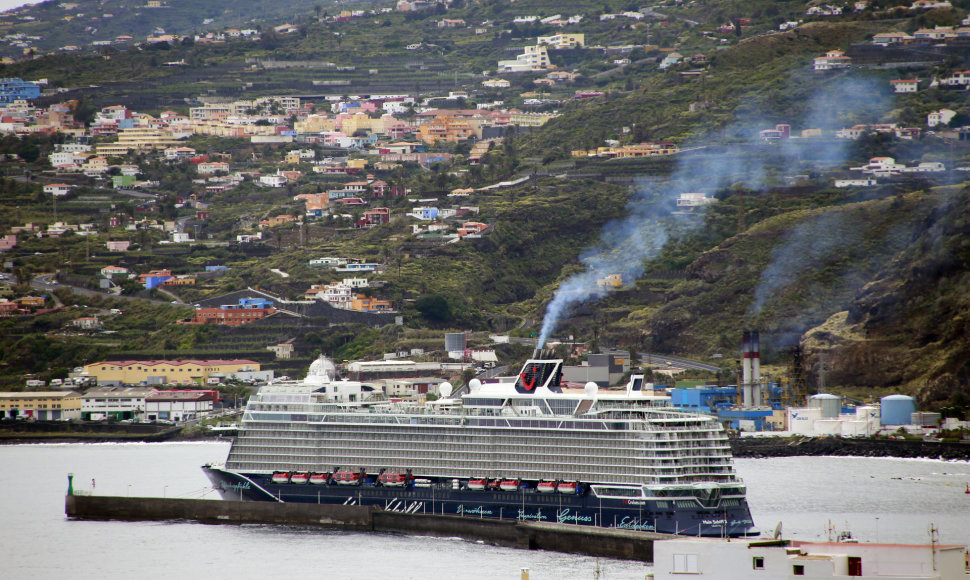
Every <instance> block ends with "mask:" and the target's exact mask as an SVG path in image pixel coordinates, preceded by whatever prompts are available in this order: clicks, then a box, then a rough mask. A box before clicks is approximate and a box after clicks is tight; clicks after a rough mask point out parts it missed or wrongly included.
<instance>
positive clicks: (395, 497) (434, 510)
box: [203, 466, 758, 537]
mask: <svg viewBox="0 0 970 580" xmlns="http://www.w3.org/2000/svg"><path fill="white" fill-rule="evenodd" d="M203 470H204V471H205V473H206V476H207V477H208V478H209V480H210V481H212V486H213V488H215V489H216V490H217V491H219V493H220V494H221V495H222V497H223V498H225V499H236V500H246V501H278V502H286V503H320V504H341V505H360V506H377V507H380V508H381V509H384V510H388V511H396V512H407V513H417V514H441V515H462V516H465V517H471V518H495V519H506V520H524V521H540V522H555V523H565V524H577V525H585V526H600V527H606V528H619V529H628V530H641V531H650V532H659V533H663V534H681V535H689V536H708V537H740V536H750V535H757V534H758V531H757V530H756V529H755V528H754V524H753V522H752V520H751V513H750V511H749V510H748V505H747V502H746V501H745V500H743V499H740V500H733V501H732V502H731V503H733V504H736V505H730V506H720V505H719V506H717V507H704V506H702V505H701V504H700V503H698V502H697V501H694V500H693V499H687V498H683V499H677V500H669V501H644V500H639V499H606V498H599V497H596V496H595V494H593V493H592V492H589V491H588V490H587V489H586V488H585V486H580V493H576V494H561V493H539V492H537V491H536V490H535V489H534V488H532V489H529V488H524V487H523V488H521V489H519V490H518V491H501V490H481V491H476V490H469V489H453V487H452V485H451V483H450V480H449V481H447V482H441V483H437V484H434V485H432V486H431V487H411V486H409V487H387V486H380V485H373V484H368V483H364V484H360V485H335V484H325V485H314V484H310V483H304V484H294V483H283V484H278V483H273V482H272V478H271V476H270V475H265V474H241V473H234V472H231V471H225V470H223V469H219V468H215V467H211V466H204V467H203ZM722 501H724V500H722Z"/></svg>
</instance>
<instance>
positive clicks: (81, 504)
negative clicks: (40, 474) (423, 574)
mask: <svg viewBox="0 0 970 580" xmlns="http://www.w3.org/2000/svg"><path fill="white" fill-rule="evenodd" d="M65 512H66V513H67V516H68V517H70V518H76V519H84V520H124V521H159V520H161V521H164V520H187V521H195V522H201V523H206V524H237V525H238V524H275V525H287V526H309V527H320V528H327V529H344V530H354V531H372V532H391V533H405V534H415V535H425V536H441V537H459V538H465V539H468V540H481V541H484V542H487V543H489V544H493V545H497V546H507V547H513V548H523V549H528V550H552V551H557V552H566V553H570V554H583V555H587V556H597V557H605V558H619V559H624V560H640V561H643V562H652V561H653V542H654V541H655V540H662V539H669V538H671V537H672V536H668V535H666V534H654V533H650V532H639V531H632V530H617V529H612V528H610V529H608V528H594V527H590V526H577V525H570V524H554V523H543V522H516V521H507V520H488V519H474V518H469V517H462V516H449V515H428V514H406V513H399V512H390V511H384V510H382V509H380V508H378V507H374V506H367V507H363V506H344V505H325V504H295V503H273V502H255V501H229V500H199V499H168V498H146V497H111V496H94V495H76V494H74V495H68V496H67V497H66V500H65Z"/></svg>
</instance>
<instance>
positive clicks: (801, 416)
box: [788, 407, 822, 435]
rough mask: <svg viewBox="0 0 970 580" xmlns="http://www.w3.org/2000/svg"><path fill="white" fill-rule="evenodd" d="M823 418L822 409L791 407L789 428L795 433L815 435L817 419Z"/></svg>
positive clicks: (789, 410)
mask: <svg viewBox="0 0 970 580" xmlns="http://www.w3.org/2000/svg"><path fill="white" fill-rule="evenodd" d="M821 418H822V410H821V409H810V408H807V407H800V408H798V407H791V408H789V409H788V430H789V431H791V432H792V433H793V434H795V435H814V434H815V421H817V420H818V419H821Z"/></svg>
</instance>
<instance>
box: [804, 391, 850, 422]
mask: <svg viewBox="0 0 970 580" xmlns="http://www.w3.org/2000/svg"><path fill="white" fill-rule="evenodd" d="M808 406H809V407H811V408H813V409H821V410H822V418H823V419H838V418H839V413H841V412H842V397H839V396H838V395H828V394H824V393H823V394H821V395H812V396H811V397H809V399H808Z"/></svg>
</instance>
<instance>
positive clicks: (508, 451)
mask: <svg viewBox="0 0 970 580" xmlns="http://www.w3.org/2000/svg"><path fill="white" fill-rule="evenodd" d="M561 379H562V361H561V360H546V359H536V360H529V361H527V362H526V364H525V365H524V366H523V367H522V370H521V372H520V373H519V374H518V375H516V376H512V377H506V378H500V379H498V380H497V382H484V383H483V382H481V381H479V380H478V379H473V380H472V381H470V382H469V385H468V386H467V387H466V389H462V390H461V391H457V392H455V393H452V388H451V386H450V385H448V384H447V383H445V384H443V385H441V389H440V395H441V397H440V399H438V400H436V401H431V402H428V403H426V404H423V405H422V404H417V403H412V402H394V401H389V400H387V399H385V398H384V397H382V396H379V395H374V394H373V393H374V392H373V391H369V390H368V388H367V387H366V386H364V385H362V384H361V383H359V382H355V381H348V380H340V379H338V378H337V376H336V368H335V367H334V365H333V363H332V362H330V361H329V360H327V359H326V358H324V357H321V358H320V359H318V360H316V361H314V362H313V364H312V365H311V366H310V371H309V373H308V375H307V377H306V378H305V379H304V380H302V381H279V382H274V383H270V384H269V385H266V386H264V387H262V388H261V389H260V390H259V391H258V392H257V393H256V394H254V395H253V396H252V397H251V398H250V400H249V403H248V405H247V406H246V410H245V412H244V415H243V420H242V423H241V425H240V428H239V433H238V435H237V437H236V439H235V441H234V442H233V445H232V448H231V450H230V451H229V457H228V458H227V460H226V462H225V464H224V465H213V464H210V465H205V466H203V470H204V471H205V473H206V475H207V476H208V478H209V479H210V480H211V481H212V484H213V487H214V488H215V489H216V490H218V491H219V492H220V494H221V495H222V497H223V498H226V499H244V500H262V501H275V502H311V503H312V502H316V503H328V504H343V505H361V506H378V507H379V508H381V509H384V510H393V511H403V512H409V513H426V514H446V515H460V516H466V517H474V518H499V519H513V520H528V521H541V522H557V523H568V524H577V525H587V526H602V527H608V528H621V529H630V530H644V531H655V532H660V533H669V534H683V535H691V536H714V537H738V536H747V535H757V533H758V531H757V529H756V528H755V527H754V524H753V521H752V519H751V513H750V511H749V509H748V504H747V500H746V498H745V486H744V484H743V483H742V481H741V480H740V478H739V477H738V476H737V474H736V472H735V470H734V465H733V459H732V456H731V451H730V446H729V444H728V440H727V437H726V435H725V434H724V431H723V429H722V428H721V426H720V424H719V423H717V421H716V420H714V419H713V418H711V417H707V416H703V415H696V414H692V413H685V412H680V411H675V410H672V409H670V408H667V407H664V404H665V403H664V401H662V400H661V399H660V398H657V397H654V396H653V395H652V390H648V389H644V381H643V377H642V376H636V375H635V376H633V377H632V378H631V380H630V381H629V383H628V384H627V385H626V387H625V389H623V390H605V389H604V390H601V389H598V388H597V386H596V385H595V383H588V384H587V385H586V387H585V388H584V389H581V390H579V389H577V390H568V389H563V388H562V385H561ZM459 392H460V393H461V394H460V395H459V394H458V393H459Z"/></svg>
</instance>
